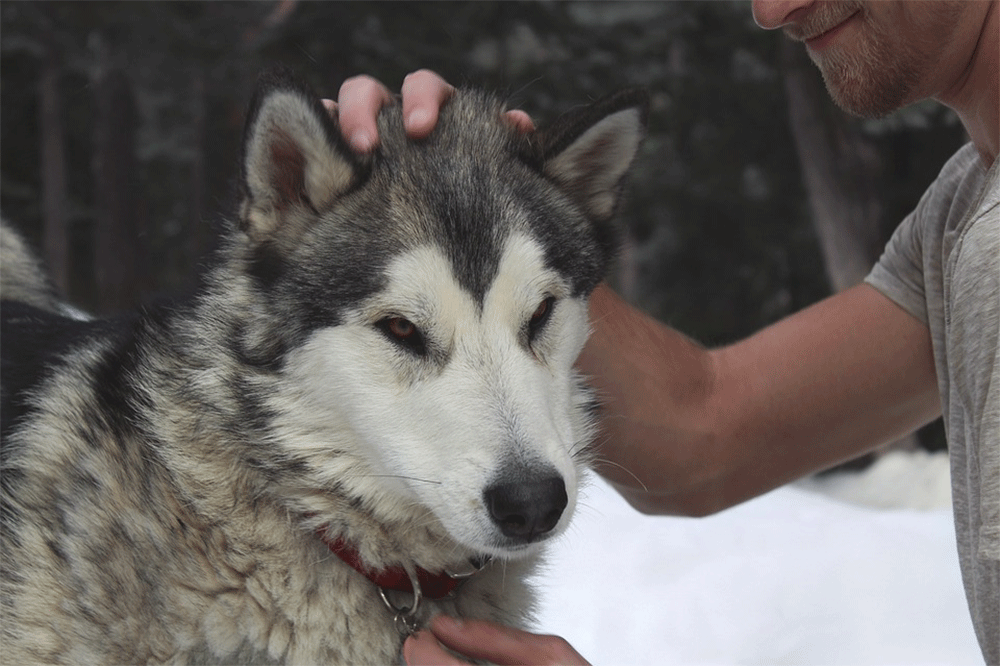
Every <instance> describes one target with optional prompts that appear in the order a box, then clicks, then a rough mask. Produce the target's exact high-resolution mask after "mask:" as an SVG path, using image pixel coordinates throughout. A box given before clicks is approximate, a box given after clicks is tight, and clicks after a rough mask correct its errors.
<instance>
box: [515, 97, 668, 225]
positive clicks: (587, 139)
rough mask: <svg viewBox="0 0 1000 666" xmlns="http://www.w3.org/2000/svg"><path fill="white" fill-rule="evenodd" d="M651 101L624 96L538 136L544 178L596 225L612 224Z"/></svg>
mask: <svg viewBox="0 0 1000 666" xmlns="http://www.w3.org/2000/svg"><path fill="white" fill-rule="evenodd" d="M648 114H649V95H648V93H646V91H645V90H643V89H641V88H630V89H627V90H622V91H620V92H617V93H614V94H612V95H609V96H608V97H605V98H603V99H601V100H598V101H597V102H594V103H593V104H591V105H589V106H587V107H584V108H582V109H576V110H573V111H570V112H568V113H566V114H564V115H563V116H561V117H560V118H558V119H557V120H556V121H555V123H553V124H552V125H551V126H549V127H546V128H542V129H541V130H539V131H538V132H537V133H536V134H535V136H534V137H533V139H532V140H531V143H533V144H534V145H535V147H536V150H540V151H541V155H540V157H541V163H542V164H541V168H542V172H543V173H544V174H545V175H547V176H548V177H549V178H551V179H552V180H554V181H555V182H556V183H558V184H559V185H560V186H561V187H562V188H563V190H564V191H565V192H566V193H567V194H569V196H570V197H571V198H572V199H573V200H574V201H576V203H577V204H578V205H580V206H581V207H582V208H583V210H584V212H585V213H587V215H588V216H589V217H590V218H591V219H594V220H597V221H606V220H610V219H611V218H612V217H613V216H614V213H615V209H616V208H617V206H618V200H619V198H620V195H621V184H622V180H623V178H624V177H625V174H626V173H627V172H628V170H629V167H630V166H631V165H632V160H633V159H634V158H635V155H636V152H637V151H638V149H639V144H640V143H641V142H642V139H643V136H644V135H645V132H646V118H647V116H648Z"/></svg>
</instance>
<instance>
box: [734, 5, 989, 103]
mask: <svg viewBox="0 0 1000 666" xmlns="http://www.w3.org/2000/svg"><path fill="white" fill-rule="evenodd" d="M975 4H980V3H974V2H969V0H935V1H929V0H924V1H920V2H907V1H905V0H895V1H889V0H875V1H870V0H840V1H838V0H795V1H783V0H754V3H753V10H754V18H755V20H756V21H757V23H758V24H759V25H760V26H762V27H764V28H778V27H781V28H783V29H784V31H785V33H786V34H787V35H788V36H789V37H790V38H792V39H794V40H796V41H801V42H803V43H804V44H805V45H806V50H807V51H808V53H809V57H810V58H812V60H813V62H814V63H816V65H817V66H818V67H819V68H820V71H821V72H822V73H823V79H824V80H825V81H826V87H827V90H828V91H829V92H830V95H831V96H832V97H833V99H834V101H835V102H836V103H837V104H838V105H839V106H840V107H842V108H843V109H845V110H846V111H848V112H850V113H853V114H856V115H859V116H864V117H879V116H884V115H886V114H888V113H891V112H893V111H895V110H896V109H899V108H900V107H902V106H905V105H906V104H909V103H911V102H914V101H917V100H919V99H922V98H924V97H930V96H935V95H937V94H938V93H940V92H943V90H942V89H941V87H942V86H945V87H946V85H947V84H945V83H944V82H943V78H942V75H943V73H944V72H945V71H946V69H945V68H946V66H947V63H948V61H949V60H952V59H954V56H955V54H953V53H952V52H953V51H954V50H955V49H956V48H957V47H958V46H959V45H961V44H962V43H966V44H967V43H969V42H970V41H972V43H973V44H974V43H975V42H974V40H969V39H963V38H962V37H963V36H961V35H960V33H961V29H962V27H963V24H968V21H965V22H963V21H962V18H963V15H964V14H965V13H966V12H965V10H966V9H967V6H969V5H975Z"/></svg>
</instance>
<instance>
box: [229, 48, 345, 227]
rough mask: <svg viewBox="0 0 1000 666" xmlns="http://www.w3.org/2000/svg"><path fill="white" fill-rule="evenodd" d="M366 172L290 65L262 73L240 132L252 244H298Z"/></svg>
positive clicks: (244, 214) (244, 208)
mask: <svg viewBox="0 0 1000 666" xmlns="http://www.w3.org/2000/svg"><path fill="white" fill-rule="evenodd" d="M362 170H363V164H362V161H361V158H359V157H357V156H355V155H354V154H353V153H352V152H351V150H350V149H349V148H348V147H347V145H346V143H345V142H344V140H343V139H342V138H341V136H340V132H339V130H338V129H337V126H336V123H335V121H334V120H333V119H332V118H331V117H330V115H329V114H328V113H327V111H326V109H325V108H324V107H323V105H322V103H321V102H320V101H319V98H318V97H317V96H316V95H315V93H313V92H312V90H311V89H310V88H309V87H308V86H306V85H305V84H304V83H302V82H301V81H299V80H298V79H297V78H296V77H295V76H294V75H293V74H292V72H291V71H290V70H288V69H287V68H285V67H276V68H274V69H271V70H268V71H265V72H264V73H263V74H262V75H261V77H260V79H259V81H258V83H257V90H256V92H255V93H254V98H253V101H252V102H251V104H250V111H249V113H248V115H247V123H246V127H245V128H244V131H243V174H242V176H243V177H242V183H241V184H242V201H241V204H240V227H241V229H242V230H243V231H244V232H245V233H246V234H247V236H249V238H250V239H251V240H252V241H254V242H255V243H264V242H272V243H275V244H277V245H278V246H286V245H287V244H289V243H290V242H293V241H294V240H295V239H296V238H298V236H299V235H300V234H301V233H302V231H304V230H305V228H306V226H307V225H308V224H309V223H310V222H312V221H314V220H315V219H316V217H317V216H318V215H319V213H320V211H322V210H323V209H324V208H326V207H327V206H329V205H330V204H331V203H333V201H334V200H336V199H337V197H339V196H341V195H343V194H344V193H345V192H347V191H348V190H349V189H351V188H352V187H353V186H354V185H355V184H356V183H357V181H358V180H359V179H360V177H361V172H362Z"/></svg>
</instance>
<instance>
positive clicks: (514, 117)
mask: <svg viewBox="0 0 1000 666" xmlns="http://www.w3.org/2000/svg"><path fill="white" fill-rule="evenodd" d="M505 115H506V117H507V121H508V122H510V123H511V124H513V125H514V127H516V128H517V131H518V132H520V133H521V134H527V133H528V132H533V131H534V130H535V123H534V122H533V121H532V120H531V116H529V115H528V114H527V113H525V112H524V111H521V110H520V109H513V110H511V111H508V112H507V113H506V114H505Z"/></svg>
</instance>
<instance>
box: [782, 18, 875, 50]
mask: <svg viewBox="0 0 1000 666" xmlns="http://www.w3.org/2000/svg"><path fill="white" fill-rule="evenodd" d="M859 14H860V11H856V12H854V13H853V14H850V15H848V16H846V17H845V18H844V19H843V20H842V21H839V22H838V23H836V24H834V25H833V26H831V27H830V28H826V29H823V30H819V31H815V32H813V33H812V36H810V37H805V36H802V37H798V38H797V39H800V40H801V41H803V42H805V44H806V46H808V47H809V48H810V49H811V50H813V51H817V50H820V49H823V48H825V47H826V46H828V45H829V44H830V43H831V42H833V40H834V39H836V37H837V35H839V34H840V33H841V31H843V29H844V28H845V27H847V25H848V24H849V23H851V22H852V21H853V20H854V19H855V18H856V17H857V16H858V15H859ZM802 32H803V33H805V34H808V33H806V31H802Z"/></svg>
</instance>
